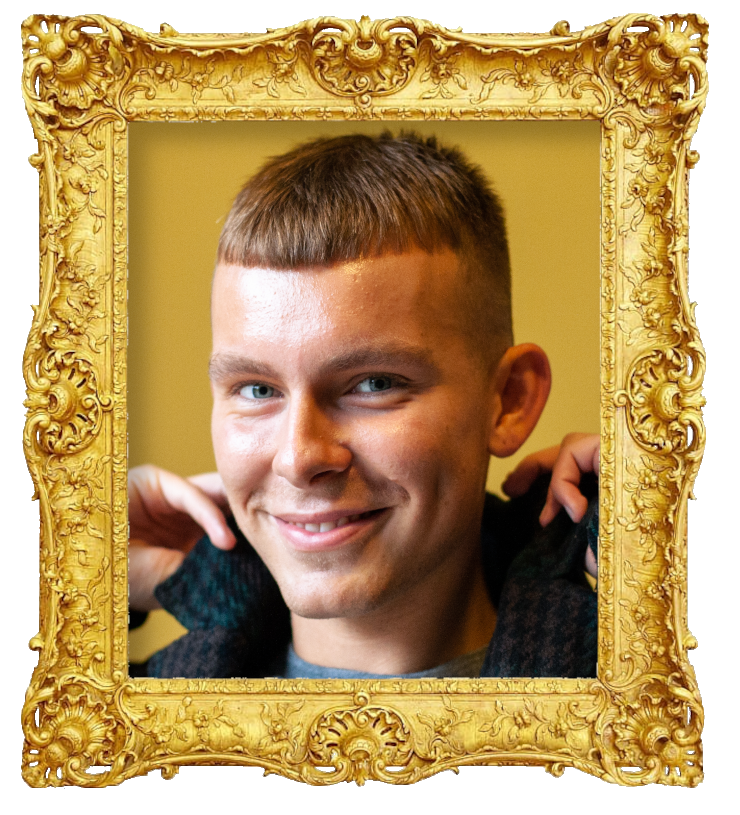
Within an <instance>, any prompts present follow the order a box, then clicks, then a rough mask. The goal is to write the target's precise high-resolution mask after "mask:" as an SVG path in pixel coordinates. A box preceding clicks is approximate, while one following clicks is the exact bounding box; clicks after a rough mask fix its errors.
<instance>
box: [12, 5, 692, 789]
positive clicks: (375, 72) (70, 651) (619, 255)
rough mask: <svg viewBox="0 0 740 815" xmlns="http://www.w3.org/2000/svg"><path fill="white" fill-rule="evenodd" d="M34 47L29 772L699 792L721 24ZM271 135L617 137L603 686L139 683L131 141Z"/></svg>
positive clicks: (112, 40) (114, 28) (43, 776)
mask: <svg viewBox="0 0 740 815" xmlns="http://www.w3.org/2000/svg"><path fill="white" fill-rule="evenodd" d="M22 41H23V53H24V69H23V93H24V98H25V101H26V106H27V110H28V115H29V118H30V120H31V124H32V127H33V130H34V134H35V137H36V139H37V142H38V152H37V153H36V154H35V155H34V156H32V157H31V164H32V165H33V166H34V167H35V168H36V170H37V171H38V172H39V181H40V186H39V191H40V244H39V248H40V292H39V303H38V306H36V307H35V308H34V317H33V322H32V325H31V329H30V333H29V339H28V345H27V348H26V352H25V356H24V373H25V377H26V383H27V389H28V398H27V401H26V407H27V408H28V417H27V424H26V430H25V433H24V445H25V450H26V455H27V460H28V466H29V469H30V471H31V474H32V477H33V480H34V484H35V488H36V497H37V498H38V499H39V502H40V515H41V546H40V572H41V583H40V585H41V615H40V620H41V625H40V631H39V633H38V634H37V635H36V636H34V637H33V639H32V641H31V646H32V647H33V648H34V649H36V650H37V651H38V652H39V663H38V666H37V668H36V670H35V671H34V674H33V677H32V679H31V683H30V687H29V689H28V693H27V698H26V703H25V705H24V710H23V726H24V733H25V744H24V750H23V774H24V778H25V779H26V781H27V782H28V783H29V784H30V785H32V786H49V785H53V786H56V785H63V784H77V785H81V786H106V785H110V784H117V783H120V782H121V781H123V780H125V779H126V778H130V777H133V776H136V775H140V774H143V773H147V772H149V771H151V770H159V771H161V772H162V774H163V775H164V776H165V777H172V776H173V775H174V774H175V773H176V772H177V768H178V767H179V766H181V765H183V764H235V765H237V764H240V765H250V766H261V767H263V768H264V769H265V771H266V772H272V773H280V774H282V775H285V776H287V777H290V778H293V779H295V780H299V781H304V782H307V783H311V784H331V783H337V782H338V781H345V780H346V781H355V782H357V783H358V784H362V783H364V781H365V780H367V779H378V780H382V781H386V782H389V783H403V784H406V783H412V782H415V781H417V780H419V779H422V778H425V777H428V776H430V775H432V774H434V773H437V772H440V771H441V770H444V769H454V768H456V767H459V766H462V765H465V764H511V763H519V764H532V765H540V766H543V767H545V768H546V769H547V770H548V771H549V772H552V773H553V774H555V775H559V774H561V773H562V772H563V770H564V769H565V768H566V767H576V768H578V769H581V770H583V771H585V772H588V773H591V774H593V775H595V776H598V777H601V778H603V779H605V780H608V781H611V782H615V783H619V784H627V785H639V784H645V783H653V782H657V783H663V784H678V785H687V786H693V785H695V784H697V783H698V782H699V781H700V780H701V778H702V762H701V730H702V723H703V712H702V706H701V699H700V695H699V691H698V688H697V686H696V681H695V678H694V674H693V670H692V668H691V665H690V663H689V662H688V658H687V651H688V650H689V649H690V648H693V647H695V646H696V642H695V640H694V638H693V637H692V636H691V634H690V632H689V630H688V627H687V620H686V582H687V578H686V564H687V556H686V503H687V500H688V498H689V497H690V495H691V487H692V484H693V481H694V479H695V477H696V473H697V470H698V466H699V462H700V459H701V454H702V451H703V448H704V437H705V432H704V425H703V420H702V412H701V411H702V406H703V404H704V400H703V397H702V395H701V384H702V379H703V374H704V366H705V360H704V352H703V349H702V345H701V341H700V338H699V334H698V330H697V327H696V323H695V321H694V312H693V305H692V303H691V302H690V300H689V298H688V286H687V253H688V216H687V194H688V193H687V174H688V170H689V169H690V168H691V167H693V166H694V165H695V164H696V161H697V160H698V156H697V154H696V153H694V152H693V151H691V149H690V142H691V137H692V135H693V133H694V131H695V129H696V126H697V123H698V119H699V116H700V114H701V112H702V110H703V107H704V104H705V101H706V94H707V77H706V67H705V65H706V58H707V24H706V22H705V21H704V20H703V19H702V18H701V17H699V16H697V15H685V16H680V15H670V16H666V17H655V16H650V15H637V14H633V15H629V16H626V17H621V18H615V19H613V20H609V21H607V22H605V23H602V24H599V25H595V26H592V27H589V28H586V29H584V30H583V31H578V32H571V31H570V29H569V26H568V24H567V23H565V22H560V23H558V24H556V25H555V26H554V27H553V29H552V30H551V31H550V32H548V33H545V34H532V35H524V34H522V35H519V34H518V35H467V34H464V33H462V32H460V31H449V30H446V29H444V28H441V27H439V26H436V25H433V24H432V23H429V22H427V21H423V20H418V19H414V18H409V17H402V18H397V19H394V20H369V19H368V18H362V19H361V20H359V21H352V20H340V19H337V18H333V17H321V18H316V19H313V20H308V21H306V22H303V23H299V24H297V25H294V26H291V27H289V28H285V29H279V30H274V31H268V32H266V33H265V34H243V35H232V34H229V35H220V34H216V35H182V34H179V33H178V32H177V31H176V30H175V29H173V28H172V27H171V26H169V25H166V24H163V25H162V27H161V29H160V31H159V33H157V34H151V33H148V32H145V31H143V30H141V29H138V28H136V27H134V26H130V25H128V24H126V23H122V22H120V21H117V20H111V19H108V18H106V17H102V16H98V15H86V16H82V17H77V18H66V17H58V16H51V15H49V16H44V15H34V16H31V17H29V18H28V19H27V20H26V21H25V22H24V23H23V26H22ZM244 119H273V120H296V119H304V120H315V119H327V120H333V119H336V120H348V119H349V120H352V119H379V120H381V119H388V120H398V119H408V120H411V121H413V120H439V121H447V120H468V119H480V120H484V119H485V120H492V119H493V120H506V119H543V120H554V119H596V120H599V121H600V123H601V133H602V138H601V158H602V176H601V189H602V211H601V216H602V217H601V249H602V252H601V255H602V261H601V280H602V286H601V321H602V335H601V371H602V389H601V416H602V444H601V474H600V505H601V512H600V547H601V551H600V563H599V570H600V574H599V670H598V676H599V678H598V679H597V680H564V679H526V678H523V679H500V680H497V679H485V680H483V679H431V680H406V681H400V680H382V681H359V680H356V681H354V680H353V681H318V680H266V679H265V680H257V679H255V680H218V681H216V680H172V681H163V680H131V679H130V678H129V677H128V676H127V670H126V666H127V622H128V616H127V544H128V541H127V505H126V491H125V483H126V327H127V314H126V308H127V300H126V263H127V260H126V245H127V226H126V205H127V179H126V168H127V152H126V151H127V143H126V128H127V125H128V123H129V122H133V121H190V120H202V121H226V120H244ZM92 768H98V770H99V771H96V772H93V771H92Z"/></svg>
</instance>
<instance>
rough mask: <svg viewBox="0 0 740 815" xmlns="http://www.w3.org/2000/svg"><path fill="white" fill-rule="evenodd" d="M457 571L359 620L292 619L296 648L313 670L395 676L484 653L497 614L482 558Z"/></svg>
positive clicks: (435, 577) (293, 616) (434, 578)
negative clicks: (348, 671) (323, 668)
mask: <svg viewBox="0 0 740 815" xmlns="http://www.w3.org/2000/svg"><path fill="white" fill-rule="evenodd" d="M455 571H458V570H455V569H452V570H449V569H447V570H444V569H443V570H439V572H438V573H437V574H435V575H433V576H432V577H431V578H430V580H428V581H427V582H426V583H424V584H423V585H422V586H420V587H419V590H418V591H417V592H414V593H413V595H412V594H407V595H405V596H402V597H398V598H396V599H395V601H394V602H392V603H388V604H386V605H385V606H384V607H383V608H382V609H377V610H375V611H373V612H372V613H370V614H366V615H363V616H361V617H352V618H347V617H341V618H328V619H309V618H306V617H299V616H298V615H296V614H291V620H292V625H293V647H294V649H295V651H296V653H297V654H298V656H299V657H301V659H304V660H306V661H307V662H310V663H313V664H314V665H323V666H326V667H330V668H344V669H349V670H355V671H361V672H364V673H377V674H391V675H398V674H405V673H413V672H416V671H422V670H426V669H428V668H432V667H434V666H436V665H441V664H443V663H445V662H448V661H450V660H452V659H455V658H456V657H459V656H462V655H463V654H467V653H470V652H472V651H476V650H478V649H479V648H483V647H484V646H486V645H488V643H489V641H490V639H491V636H492V635H493V630H494V628H495V626H496V610H495V609H494V607H493V605H492V603H491V600H490V597H489V595H488V591H487V589H486V585H485V580H484V578H483V569H482V565H481V562H480V557H479V553H478V552H476V557H475V558H474V559H473V561H472V562H471V563H470V564H469V565H467V568H463V569H461V570H459V571H458V573H457V574H455V573H454V572H455ZM451 572H452V573H451Z"/></svg>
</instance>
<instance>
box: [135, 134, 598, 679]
mask: <svg viewBox="0 0 740 815" xmlns="http://www.w3.org/2000/svg"><path fill="white" fill-rule="evenodd" d="M384 131H390V132H391V133H392V134H393V135H394V136H397V135H398V134H400V133H409V132H411V131H413V133H415V134H417V135H418V136H420V137H422V138H424V139H426V138H428V137H430V136H433V137H435V138H436V139H437V141H438V143H439V144H440V145H442V146H445V147H456V148H458V149H459V150H461V151H462V153H463V155H464V156H465V157H466V158H467V159H468V160H469V161H470V162H471V163H473V164H474V165H477V166H479V167H480V168H481V170H482V171H483V173H484V175H485V177H486V178H487V179H488V181H489V182H490V184H491V185H492V187H493V189H494V191H495V192H496V193H497V195H498V196H499V199H500V200H501V202H502V204H503V208H504V215H505V219H506V230H507V237H508V244H509V253H510V261H511V276H512V290H513V292H512V311H513V326H514V342H515V343H516V344H519V343H524V342H532V343H536V344H537V345H539V346H540V347H541V348H543V349H544V350H545V352H546V354H547V356H548V359H549V362H550V366H551V370H552V387H551V390H550V394H549V398H548V400H547V404H546V406H545V409H544V411H543V413H542V415H541V417H540V419H539V421H538V422H537V424H536V427H535V429H534V431H533V432H532V433H531V435H530V436H529V438H528V439H527V441H526V442H525V443H524V445H523V446H522V447H521V448H520V449H519V450H517V452H516V453H515V454H513V455H512V456H510V457H507V458H496V457H492V458H491V463H490V467H489V474H488V481H487V490H488V491H489V492H492V493H495V494H497V495H498V496H504V493H503V492H502V489H501V484H502V482H503V481H504V479H505V477H506V475H507V473H509V472H510V471H511V470H513V469H514V467H515V465H516V464H517V463H518V462H519V461H521V460H522V458H524V457H525V456H526V455H528V454H529V453H533V452H535V451H537V450H541V449H543V448H548V447H551V446H552V445H556V444H559V443H560V441H561V440H562V438H563V437H564V436H565V435H566V434H567V433H573V432H581V433H591V434H597V433H598V432H599V407H598V406H599V305H598V304H599V282H600V276H599V243H598V241H599V194H600V190H599V139H600V133H599V127H598V125H597V123H595V122H547V123H534V122H458V123H450V122H446V123H440V122H434V123H431V122H414V123H400V122H382V123H381V122H346V123H335V122H331V123H326V122H323V123H322V122H229V123H219V124H216V125H213V124H210V123H201V124H192V123H188V124H174V123H141V124H139V123H134V124H132V125H131V126H130V128H129V246H130V249H129V288H128V292H129V345H128V354H129V356H128V370H127V375H128V421H129V423H128V438H129V467H130V468H137V467H140V466H141V465H146V464H149V465H155V466H156V467H158V468H162V469H164V470H166V471H169V472H172V473H175V474H177V475H179V476H182V477H188V476H192V475H195V474H198V473H207V472H211V471H214V470H216V463H215V459H214V454H213V447H212V441H211V408H212V395H211V391H210V387H209V381H208V360H209V356H210V354H211V345H212V343H211V322H210V315H209V308H210V300H211V282H212V276H213V268H214V263H215V254H216V246H217V244H218V238H219V233H220V231H221V229H222V227H223V224H224V220H225V217H226V214H227V213H228V211H229V208H230V206H231V203H232V201H233V199H234V197H235V196H236V194H237V193H238V192H239V190H240V189H241V187H242V186H243V185H244V183H245V182H246V180H247V179H248V178H250V177H251V176H252V175H253V174H254V173H255V172H256V171H257V170H259V169H260V168H261V166H262V165H263V164H264V163H265V162H266V161H267V160H268V159H270V158H271V157H273V156H279V155H281V154H283V153H285V152H287V151H288V150H291V149H294V148H296V147H297V146H299V145H302V144H305V143H306V142H309V141H311V140H313V139H316V138H319V137H321V138H335V137H340V136H346V135H350V134H358V133H363V134H368V135H378V134H380V133H382V132H384ZM398 183H399V184H402V183H403V176H402V173H401V172H399V180H398ZM465 387H466V385H465V383H464V382H461V383H460V389H461V398H462V399H464V398H465ZM504 497H505V496H504ZM538 500H540V501H541V500H542V499H541V498H540V499H538ZM530 513H531V510H530ZM527 534H528V533H527ZM524 535H525V532H524V530H522V531H521V532H520V536H521V537H523V536H524ZM226 557H228V554H227V555H226ZM491 568H493V567H491ZM498 568H499V570H501V569H502V567H498ZM507 568H508V566H507ZM132 574H133V575H134V577H133V578H132V579H136V572H135V570H132ZM591 582H592V583H593V581H591ZM173 591H174V589H173ZM178 591H180V592H181V591H183V589H182V588H180V589H178ZM132 596H134V593H132ZM209 599H210V598H208V597H207V596H206V597H205V598H203V597H201V598H200V600H201V602H206V603H207V602H208V601H209ZM220 599H222V598H221V595H219V594H218V592H216V593H215V594H214V596H213V599H212V602H213V603H214V604H216V605H217V604H218V602H219V600H220ZM182 618H183V619H184V621H185V622H186V623H187V622H189V620H191V619H192V615H190V616H188V612H183V613H182ZM132 619H133V621H134V628H133V629H132V631H131V634H130V652H129V658H130V661H131V663H132V666H133V667H132V670H133V671H134V672H136V671H139V670H141V664H142V663H146V661H147V660H148V659H149V658H150V657H152V656H153V655H154V654H155V653H157V652H158V651H159V650H160V649H162V648H165V647H166V646H167V645H169V644H170V643H171V642H172V641H173V640H175V639H176V638H178V637H181V636H183V635H185V634H186V632H187V630H188V629H187V628H186V627H184V626H183V625H182V623H181V622H178V620H177V619H176V617H175V616H173V615H172V614H169V613H168V612H167V611H165V610H164V609H158V610H155V611H152V612H151V613H150V614H149V616H148V618H145V617H144V616H143V615H141V614H134V615H133V617H132ZM142 620H145V622H143V624H142ZM274 636H280V635H278V634H276V635H274ZM281 636H283V637H284V636H285V634H284V633H282V634H281ZM191 647H192V646H191ZM523 647H524V646H523ZM479 658H480V657H479ZM300 664H301V663H299V666H300ZM476 665H477V663H476ZM177 667H180V668H183V667H184V668H185V670H187V666H186V665H185V666H183V665H182V663H180V664H179V666H176V668H175V669H177ZM453 669H454V665H453ZM458 669H459V668H458ZM465 669H467V670H470V668H467V667H466V668H465ZM476 669H477V667H476V666H473V670H476ZM208 675H210V674H208ZM339 675H344V674H339Z"/></svg>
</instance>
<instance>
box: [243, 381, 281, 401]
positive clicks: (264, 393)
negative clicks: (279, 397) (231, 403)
mask: <svg viewBox="0 0 740 815" xmlns="http://www.w3.org/2000/svg"><path fill="white" fill-rule="evenodd" d="M240 393H241V395H242V396H243V397H244V398H245V399H270V398H272V397H273V396H274V395H275V388H271V387H270V386H269V385H263V384H262V383H257V384H256V385H246V386H245V387H243V388H242V389H241V391H240Z"/></svg>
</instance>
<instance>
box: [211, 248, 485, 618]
mask: <svg viewBox="0 0 740 815" xmlns="http://www.w3.org/2000/svg"><path fill="white" fill-rule="evenodd" d="M461 278H462V272H461V271H460V270H459V269H458V260H457V257H456V256H455V255H454V254H452V253H451V252H445V253H440V254H435V255H429V254H426V253H424V252H421V251H414V252H410V253H407V254H404V255H388V256H384V257H380V258H375V259H371V260H357V261H352V262H348V263H342V264H338V265H336V266H333V267H329V268H318V269H310V270H302V271H274V270H270V269H261V268H243V267H240V266H229V265H220V266H219V267H218V268H217V270H216V274H215V278H214V284H213V299H212V322H213V357H212V360H211V381H212V390H213V396H214V407H213V422H212V432H213V443H214V448H215V453H216V461H217V464H218V469H219V472H220V473H221V476H222V478H223V482H224V485H225V488H226V492H227V495H228V498H229V502H230V504H231V508H232V510H233V512H234V516H235V519H236V522H237V524H238V525H239V527H240V529H241V530H242V531H243V532H244V534H245V535H246V536H247V538H248V539H249V541H250V542H251V543H252V545H253V546H254V548H255V549H256V550H257V552H258V553H259V554H260V556H261V557H262V559H263V561H264V562H265V564H266V565H267V567H268V568H269V569H270V571H271V572H272V574H273V576H274V577H275V579H276V580H277V582H278V585H279V586H280V589H281V591H282V594H283V597H284V599H285V601H286V603H287V604H288V606H289V607H290V608H291V610H292V611H293V612H294V613H296V614H298V615H300V616H304V617H359V616H362V615H364V614H370V613H372V612H374V611H378V610H382V609H383V608H384V607H385V608H390V607H391V606H392V604H393V602H394V601H395V600H397V599H398V598H400V597H402V596H405V597H409V596H413V592H414V591H415V590H416V589H420V588H421V587H422V586H423V585H424V584H425V583H427V585H429V583H428V581H430V580H434V579H435V576H439V574H440V570H445V569H459V567H460V563H461V562H465V563H469V562H470V561H471V559H472V558H473V557H475V556H476V552H477V547H478V541H479V534H480V514H481V507H482V503H483V496H484V485H485V479H486V470H487V465H488V439H489V433H490V428H491V424H492V421H493V412H494V407H493V406H494V398H493V394H492V386H491V382H490V380H491V377H490V375H489V373H488V371H487V370H486V368H485V365H484V364H483V363H482V361H481V357H480V355H479V354H475V353H473V352H472V351H471V341H470V338H469V337H468V336H466V334H465V333H464V332H463V330H462V329H461V323H462V318H461V315H460V310H459V306H458V300H459V285H460V282H459V281H460V279H461ZM409 593H411V594H409Z"/></svg>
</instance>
